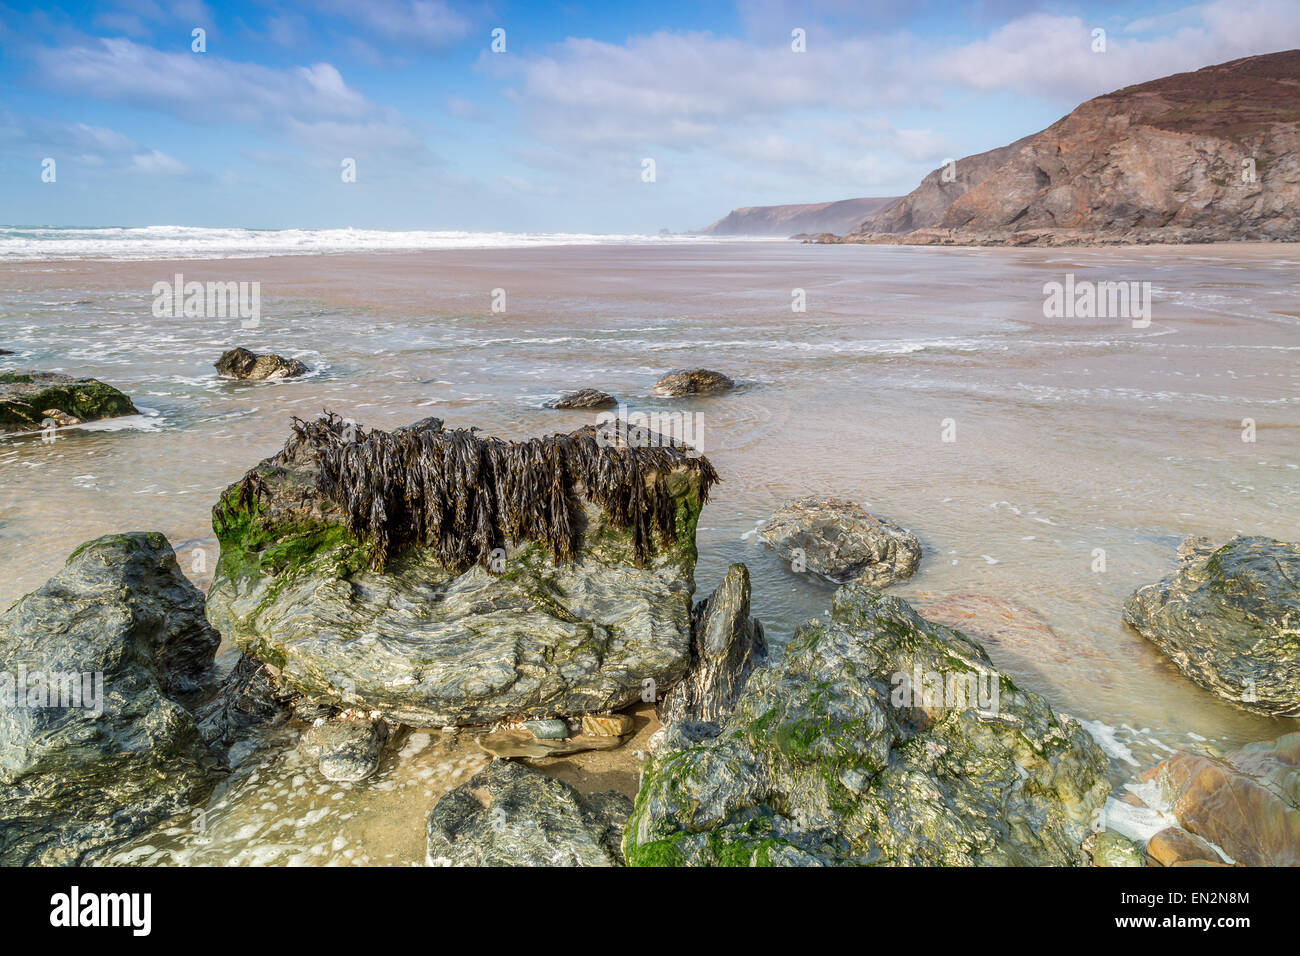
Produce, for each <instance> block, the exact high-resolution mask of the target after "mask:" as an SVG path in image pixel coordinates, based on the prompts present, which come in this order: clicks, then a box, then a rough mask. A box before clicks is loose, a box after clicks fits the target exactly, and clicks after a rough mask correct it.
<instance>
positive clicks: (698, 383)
mask: <svg viewBox="0 0 1300 956" xmlns="http://www.w3.org/2000/svg"><path fill="white" fill-rule="evenodd" d="M735 387H736V383H735V382H734V381H732V380H731V379H730V378H728V377H727V376H726V375H723V374H722V373H721V372H715V371H713V370H712V369H707V368H690V369H677V370H675V371H672V372H669V373H668V374H667V375H665V376H664V377H663V378H661V379H659V381H657V382H655V387H654V393H655V394H656V395H662V396H664V397H665V398H678V397H681V396H683V395H715V394H717V393H718V392H726V391H730V390H731V389H733V388H735Z"/></svg>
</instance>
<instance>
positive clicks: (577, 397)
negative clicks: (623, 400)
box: [546, 388, 618, 408]
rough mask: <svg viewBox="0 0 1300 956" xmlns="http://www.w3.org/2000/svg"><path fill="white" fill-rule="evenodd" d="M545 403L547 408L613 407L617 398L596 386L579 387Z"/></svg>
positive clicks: (616, 403)
mask: <svg viewBox="0 0 1300 956" xmlns="http://www.w3.org/2000/svg"><path fill="white" fill-rule="evenodd" d="M546 405H547V407H548V408H614V407H615V406H616V405H618V399H617V398H615V397H614V396H613V395H611V394H609V393H608V392H602V391H600V390H599V389H596V388H580V389H578V390H577V391H576V392H567V393H566V394H564V395H561V396H560V397H559V398H557V399H555V400H554V401H551V402H547V403H546Z"/></svg>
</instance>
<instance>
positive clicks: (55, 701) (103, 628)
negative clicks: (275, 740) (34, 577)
mask: <svg viewBox="0 0 1300 956" xmlns="http://www.w3.org/2000/svg"><path fill="white" fill-rule="evenodd" d="M217 643H218V636H217V634H216V632H215V631H213V630H212V628H210V627H209V626H208V624H207V621H206V620H204V617H203V596H202V595H201V594H200V593H199V592H198V591H197V590H196V589H195V588H194V586H193V585H191V584H190V583H189V582H188V581H187V580H186V579H185V576H184V575H183V574H182V573H181V570H180V568H179V567H178V565H177V563H176V556H175V554H174V553H173V551H172V549H171V546H170V545H169V544H168V543H167V539H166V538H165V537H163V535H161V534H158V533H157V532H151V533H145V532H137V533H132V534H118V535H108V536H105V537H102V538H97V539H95V540H93V541H89V542H87V543H86V544H83V545H82V546H81V547H80V548H78V549H77V550H76V551H74V552H73V553H72V555H71V556H70V557H69V558H68V561H67V564H66V566H65V567H64V568H63V570H61V571H60V572H59V573H58V574H56V575H54V577H52V578H50V580H49V581H47V582H46V583H45V584H44V585H42V586H41V587H40V588H38V589H37V590H35V591H33V592H32V593H30V594H28V595H26V596H25V597H23V598H22V599H21V600H19V601H18V602H17V603H16V604H14V606H13V607H11V608H10V609H9V610H8V611H6V612H5V613H4V615H3V616H0V862H2V863H4V864H5V865H16V864H33V863H38V864H71V863H79V862H84V861H86V860H89V859H93V857H94V854H96V853H97V852H99V851H101V850H103V849H105V848H107V847H110V846H111V845H113V844H115V843H117V842H118V841H121V840H124V839H126V838H128V837H131V836H134V835H136V834H138V833H140V832H142V831H143V830H145V829H147V828H148V827H150V826H151V825H153V824H155V823H157V822H159V821H161V820H163V819H165V818H167V817H169V816H172V815H174V814H177V813H181V812H184V811H186V810H189V809H191V808H193V807H194V806H196V805H197V804H198V803H199V802H200V801H201V800H203V799H205V797H206V794H207V792H208V791H209V790H210V789H211V787H212V785H213V784H214V782H215V780H216V778H217V774H218V772H219V768H218V764H217V761H216V759H215V758H214V756H213V755H212V753H211V752H210V750H209V748H208V746H207V744H206V743H205V742H204V740H203V738H202V736H201V735H200V734H199V731H198V729H197V728H196V726H195V722H194V719H193V717H191V715H190V714H189V712H188V711H187V710H186V709H185V708H184V707H183V706H182V705H181V703H180V702H178V699H177V698H178V695H181V694H184V693H188V692H190V691H193V690H194V689H195V688H197V687H198V686H199V683H200V681H202V680H203V679H204V678H205V676H206V675H207V673H208V671H209V668H210V667H211V665H212V656H213V652H214V651H215V649H216V647H217Z"/></svg>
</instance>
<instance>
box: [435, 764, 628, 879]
mask: <svg viewBox="0 0 1300 956" xmlns="http://www.w3.org/2000/svg"><path fill="white" fill-rule="evenodd" d="M631 810H632V801H631V800H629V799H628V798H627V797H626V796H624V795H623V794H621V793H619V792H618V791H616V790H610V791H606V792H604V793H597V794H592V795H590V796H582V795H581V794H579V793H578V792H577V791H576V790H574V789H573V788H572V787H570V786H569V785H568V784H567V783H564V782H562V781H560V780H556V779H554V778H552V777H547V776H545V775H544V774H541V773H538V772H537V771H536V770H530V769H528V768H527V767H524V766H523V765H522V764H518V763H515V762H513V761H509V760H494V761H493V762H492V763H491V764H490V765H489V766H488V768H487V769H486V770H484V771H483V772H482V773H479V774H477V775H476V776H474V777H471V778H470V780H469V781H468V782H467V783H465V784H464V785H462V786H460V787H457V788H456V789H455V790H453V791H451V792H450V793H449V794H447V795H446V796H445V797H443V798H442V799H441V800H439V801H438V803H437V805H436V806H435V807H434V808H433V810H432V811H430V813H429V819H428V827H427V837H428V856H427V862H428V864H429V865H430V866H621V865H622V863H623V858H622V854H621V852H620V850H619V835H620V834H621V833H622V830H623V824H624V822H625V821H626V820H627V816H628V814H629V813H630V812H631Z"/></svg>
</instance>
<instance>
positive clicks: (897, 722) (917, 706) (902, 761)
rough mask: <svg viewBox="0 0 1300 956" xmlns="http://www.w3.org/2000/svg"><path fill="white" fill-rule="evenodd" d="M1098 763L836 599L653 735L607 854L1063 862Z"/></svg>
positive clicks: (929, 628)
mask: <svg viewBox="0 0 1300 956" xmlns="http://www.w3.org/2000/svg"><path fill="white" fill-rule="evenodd" d="M972 685H974V686H972ZM935 691H937V693H936V692H935ZM962 691H965V693H962ZM968 695H975V696H968ZM714 730H716V731H717V732H716V733H714ZM1107 766H1108V765H1107V760H1106V756H1105V754H1103V753H1102V752H1101V750H1100V749H1099V748H1098V747H1097V746H1096V745H1095V744H1094V743H1093V741H1092V738H1091V737H1089V735H1088V734H1087V733H1086V732H1085V731H1084V730H1083V728H1082V727H1080V725H1079V724H1078V722H1076V721H1075V720H1073V719H1071V718H1069V717H1066V716H1064V715H1057V714H1055V713H1053V711H1052V709H1051V708H1050V707H1049V706H1048V705H1047V703H1046V702H1045V701H1044V700H1043V699H1042V698H1041V697H1040V696H1039V695H1037V694H1034V693H1032V692H1029V691H1025V690H1021V689H1020V688H1018V687H1017V686H1016V685H1015V684H1014V683H1013V682H1012V681H1011V680H1009V679H1008V678H1007V677H1006V676H1005V675H1003V674H1000V673H999V672H998V671H997V670H996V669H995V668H994V667H993V666H992V664H991V662H990V661H989V659H988V657H987V656H986V655H985V653H984V651H983V649H982V648H980V647H979V645H978V644H976V643H974V642H973V641H971V640H969V639H968V638H966V637H964V636H963V635H962V634H961V633H959V632H957V631H952V630H950V629H948V628H944V627H941V626H939V625H934V624H928V623H927V622H925V621H924V620H923V619H922V618H920V617H919V616H918V615H917V614H916V613H915V612H914V611H913V610H912V609H911V608H910V607H909V606H908V605H907V604H906V603H905V602H903V601H901V600H899V599H897V598H892V597H886V596H884V595H881V594H879V593H877V592H874V591H871V590H868V589H867V588H864V587H860V586H856V585H850V586H848V587H844V588H840V589H839V591H837V592H836V594H835V597H834V600H833V605H832V617H831V620H830V622H829V623H826V624H823V623H821V622H818V621H813V622H811V623H809V624H807V625H804V626H803V627H802V628H800V629H799V631H798V632H797V633H796V634H795V636H794V637H793V639H792V640H791V642H790V643H789V644H788V645H787V647H786V651H785V654H784V656H783V657H782V658H781V659H780V660H778V661H776V662H775V663H773V664H772V665H771V666H768V667H765V668H761V669H759V670H756V671H754V672H753V673H752V674H751V675H750V677H749V680H748V681H747V682H746V683H745V686H744V688H743V689H742V691H741V693H740V696H739V699H738V700H737V702H736V705H735V709H734V711H733V713H732V714H731V715H730V716H728V717H726V718H725V719H724V720H723V721H722V722H721V723H720V724H718V725H715V727H713V728H710V727H709V726H708V725H707V724H705V725H694V726H689V725H681V724H672V725H669V727H668V728H666V730H665V732H664V739H663V740H662V741H660V742H659V744H658V745H657V746H656V747H655V749H654V753H653V754H652V756H651V757H650V759H649V761H648V762H647V764H646V766H645V768H644V769H643V771H642V777H641V789H640V792H639V793H638V795H637V799H636V809H635V810H634V812H633V814H632V817H631V819H630V820H629V821H628V825H627V828H626V830H625V832H624V851H625V853H626V856H627V860H628V863H629V864H630V865H690V866H703V865H738V866H749V865H763V864H773V865H843V864H907V865H985V866H987V865H1019V866H1041V865H1068V864H1079V863H1082V862H1085V857H1084V854H1083V852H1082V851H1081V849H1080V844H1081V843H1082V842H1083V840H1084V838H1085V837H1087V836H1088V834H1089V827H1090V822H1091V819H1092V817H1093V814H1094V811H1096V810H1097V809H1098V808H1100V807H1101V806H1102V805H1103V803H1104V801H1105V798H1106V795H1107V793H1108V792H1109V790H1110V784H1109V782H1108V781H1107V778H1106V773H1107Z"/></svg>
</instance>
